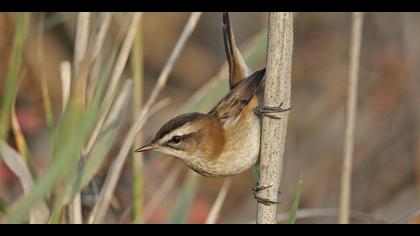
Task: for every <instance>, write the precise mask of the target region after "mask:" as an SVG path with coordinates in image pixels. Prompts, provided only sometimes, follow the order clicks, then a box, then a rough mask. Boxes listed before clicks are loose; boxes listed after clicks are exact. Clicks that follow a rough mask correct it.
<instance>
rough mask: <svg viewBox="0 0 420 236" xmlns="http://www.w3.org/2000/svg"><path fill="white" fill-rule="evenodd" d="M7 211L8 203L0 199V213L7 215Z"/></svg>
mask: <svg viewBox="0 0 420 236" xmlns="http://www.w3.org/2000/svg"><path fill="white" fill-rule="evenodd" d="M6 211H7V202H6V201H5V200H4V199H3V198H0V212H2V213H6Z"/></svg>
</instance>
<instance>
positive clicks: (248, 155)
mask: <svg viewBox="0 0 420 236" xmlns="http://www.w3.org/2000/svg"><path fill="white" fill-rule="evenodd" d="M223 36H224V43H225V51H226V57H227V60H228V63H229V84H230V88H231V90H230V92H229V93H228V94H227V95H226V96H225V97H224V98H223V99H222V100H221V101H220V102H219V103H218V104H217V105H216V106H215V107H214V108H213V109H212V110H211V111H210V112H209V113H207V114H201V113H187V114H183V115H180V116H178V117H175V118H173V119H172V120H170V121H168V122H167V123H166V124H165V125H163V126H162V128H161V129H160V130H159V131H158V132H157V134H156V136H155V138H154V139H153V140H152V141H151V143H149V144H147V145H145V146H143V147H141V148H139V149H137V150H136V152H144V151H149V150H156V151H159V152H162V153H165V154H168V155H172V156H174V157H176V158H179V159H181V160H182V161H184V163H185V164H186V165H187V166H188V167H190V168H191V169H193V170H194V171H196V172H197V173H199V174H201V175H204V176H211V177H223V176H231V175H235V174H239V173H241V172H243V171H245V170H248V169H249V168H251V167H252V166H254V165H255V163H256V162H257V160H258V156H259V151H260V130H261V128H260V126H261V124H260V119H259V117H258V116H257V115H256V114H254V112H255V111H258V112H257V113H259V114H261V113H272V112H282V111H285V110H288V109H282V108H281V107H278V108H267V107H263V108H261V109H257V110H255V108H257V107H258V104H259V102H261V100H262V99H261V98H258V97H260V96H254V95H255V94H256V92H257V89H258V88H259V87H260V84H261V82H262V80H263V77H264V74H265V69H262V70H259V71H256V72H255V73H251V70H250V69H249V68H248V66H247V65H246V63H245V61H244V59H243V57H242V55H241V53H240V52H239V50H238V48H237V46H236V43H235V39H234V36H233V32H232V28H231V25H230V21H229V15H228V13H223ZM266 116H269V117H272V118H276V117H275V116H272V115H268V114H266Z"/></svg>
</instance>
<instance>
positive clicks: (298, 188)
mask: <svg viewBox="0 0 420 236" xmlns="http://www.w3.org/2000/svg"><path fill="white" fill-rule="evenodd" d="M302 182H303V181H302V178H299V181H298V184H297V186H296V190H295V193H294V195H293V203H292V209H291V210H290V216H289V220H288V222H287V223H288V224H295V222H296V214H297V211H298V208H299V201H300V193H301V191H302Z"/></svg>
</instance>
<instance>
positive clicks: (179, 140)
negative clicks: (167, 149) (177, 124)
mask: <svg viewBox="0 0 420 236" xmlns="http://www.w3.org/2000/svg"><path fill="white" fill-rule="evenodd" d="M180 142H181V137H180V136H173V137H172V139H171V143H175V144H178V143H180Z"/></svg>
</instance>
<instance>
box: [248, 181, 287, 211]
mask: <svg viewBox="0 0 420 236" xmlns="http://www.w3.org/2000/svg"><path fill="white" fill-rule="evenodd" d="M272 186H273V185H268V186H255V187H253V188H252V193H253V195H254V198H255V199H256V200H257V202H259V203H262V204H264V205H266V206H271V205H277V204H280V203H281V202H280V201H278V202H277V201H272V200H270V199H267V198H263V197H260V196H258V192H259V191H262V190H264V189H267V188H271V187H272ZM278 194H279V195H280V192H278Z"/></svg>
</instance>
